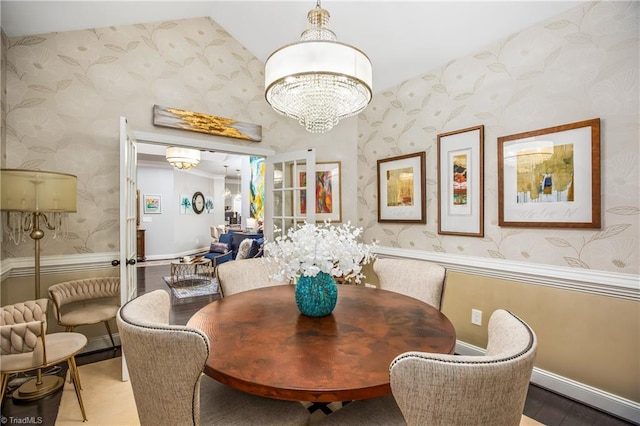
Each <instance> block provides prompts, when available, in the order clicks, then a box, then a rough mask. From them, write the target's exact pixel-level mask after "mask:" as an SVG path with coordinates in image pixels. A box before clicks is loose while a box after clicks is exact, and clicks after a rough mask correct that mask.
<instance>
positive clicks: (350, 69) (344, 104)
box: [264, 2, 372, 133]
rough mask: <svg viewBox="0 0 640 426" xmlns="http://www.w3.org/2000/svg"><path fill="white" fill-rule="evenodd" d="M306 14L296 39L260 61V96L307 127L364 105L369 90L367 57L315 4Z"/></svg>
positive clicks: (331, 122) (317, 127) (326, 126)
mask: <svg viewBox="0 0 640 426" xmlns="http://www.w3.org/2000/svg"><path fill="white" fill-rule="evenodd" d="M319 3H320V2H318V6H317V7H316V9H314V10H311V11H310V12H309V13H308V15H307V18H308V20H309V27H308V28H307V30H305V31H304V32H303V33H302V36H301V40H300V41H299V42H297V43H293V44H289V45H287V46H284V47H281V48H280V49H278V50H276V51H275V52H273V53H272V54H271V56H269V57H268V58H267V61H266V63H265V70H264V76H265V97H266V99H267V102H269V104H270V105H271V107H272V108H273V109H274V110H275V111H277V112H279V113H280V114H283V115H285V116H288V117H292V118H295V119H296V120H298V122H299V123H300V124H301V125H303V126H304V127H305V128H306V129H307V130H308V131H309V132H311V133H323V132H327V131H329V130H331V128H333V126H335V125H336V124H338V121H340V120H341V119H343V118H346V117H350V116H353V115H355V114H358V113H359V112H360V111H362V110H364V109H365V108H366V107H367V105H368V104H369V102H370V101H371V96H372V89H371V83H372V71H371V61H370V60H369V58H368V57H367V55H365V54H364V53H363V52H362V51H360V50H359V49H356V48H355V47H353V46H349V45H348V44H344V43H339V42H338V41H337V37H336V35H335V33H334V32H333V31H331V30H330V29H329V27H328V23H329V12H328V11H326V10H324V9H322V8H321V7H320V5H319Z"/></svg>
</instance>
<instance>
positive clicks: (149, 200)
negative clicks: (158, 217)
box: [142, 194, 162, 214]
mask: <svg viewBox="0 0 640 426" xmlns="http://www.w3.org/2000/svg"><path fill="white" fill-rule="evenodd" d="M142 202H143V212H144V214H160V213H162V197H161V196H160V195H155V194H144V197H143V198H142Z"/></svg>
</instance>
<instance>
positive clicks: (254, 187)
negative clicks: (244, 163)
mask: <svg viewBox="0 0 640 426" xmlns="http://www.w3.org/2000/svg"><path fill="white" fill-rule="evenodd" d="M249 168H250V170H251V180H250V181H249V218H255V219H263V218H264V182H265V179H264V174H265V168H266V165H265V161H264V157H249Z"/></svg>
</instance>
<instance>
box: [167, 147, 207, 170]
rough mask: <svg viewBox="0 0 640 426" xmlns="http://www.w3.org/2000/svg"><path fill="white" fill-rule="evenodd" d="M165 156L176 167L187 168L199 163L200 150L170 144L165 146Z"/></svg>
mask: <svg viewBox="0 0 640 426" xmlns="http://www.w3.org/2000/svg"><path fill="white" fill-rule="evenodd" d="M165 158H166V159H167V161H168V162H169V163H171V165H172V166H173V167H175V168H176V169H180V170H188V169H190V168H192V167H195V166H197V165H198V163H200V151H198V150H197V149H189V148H181V147H178V146H170V147H167V149H166V151H165Z"/></svg>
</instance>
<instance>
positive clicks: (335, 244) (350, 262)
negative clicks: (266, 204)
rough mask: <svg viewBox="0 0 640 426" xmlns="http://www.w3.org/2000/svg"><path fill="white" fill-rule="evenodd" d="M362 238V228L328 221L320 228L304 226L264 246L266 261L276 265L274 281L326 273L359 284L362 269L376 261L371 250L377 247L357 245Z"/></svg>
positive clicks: (290, 230) (318, 226)
mask: <svg viewBox="0 0 640 426" xmlns="http://www.w3.org/2000/svg"><path fill="white" fill-rule="evenodd" d="M361 234H362V228H357V227H354V226H352V225H351V223H344V224H342V225H340V226H336V225H332V224H331V223H330V222H328V221H327V222H324V223H323V224H320V225H315V224H308V223H305V224H304V225H299V226H298V227H296V228H291V229H289V231H288V232H287V234H286V235H285V236H278V237H276V239H275V241H271V242H267V243H265V247H264V252H265V257H266V259H268V260H269V261H273V262H275V263H276V264H277V265H278V267H279V272H278V273H277V274H275V275H274V278H276V279H280V280H281V279H282V278H283V277H284V278H287V279H289V280H292V281H295V280H296V279H297V278H298V277H300V276H301V275H305V276H308V277H315V276H316V275H318V273H320V272H325V273H327V274H329V275H332V276H333V277H335V278H340V277H342V278H345V279H353V280H354V281H355V282H356V284H359V283H360V281H361V280H362V278H364V274H363V273H362V266H363V265H366V264H367V263H369V262H371V261H372V260H373V259H375V254H374V253H373V252H372V250H373V247H374V246H375V244H376V243H375V241H374V242H373V243H372V244H365V243H362V242H359V241H358V237H360V235H361Z"/></svg>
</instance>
